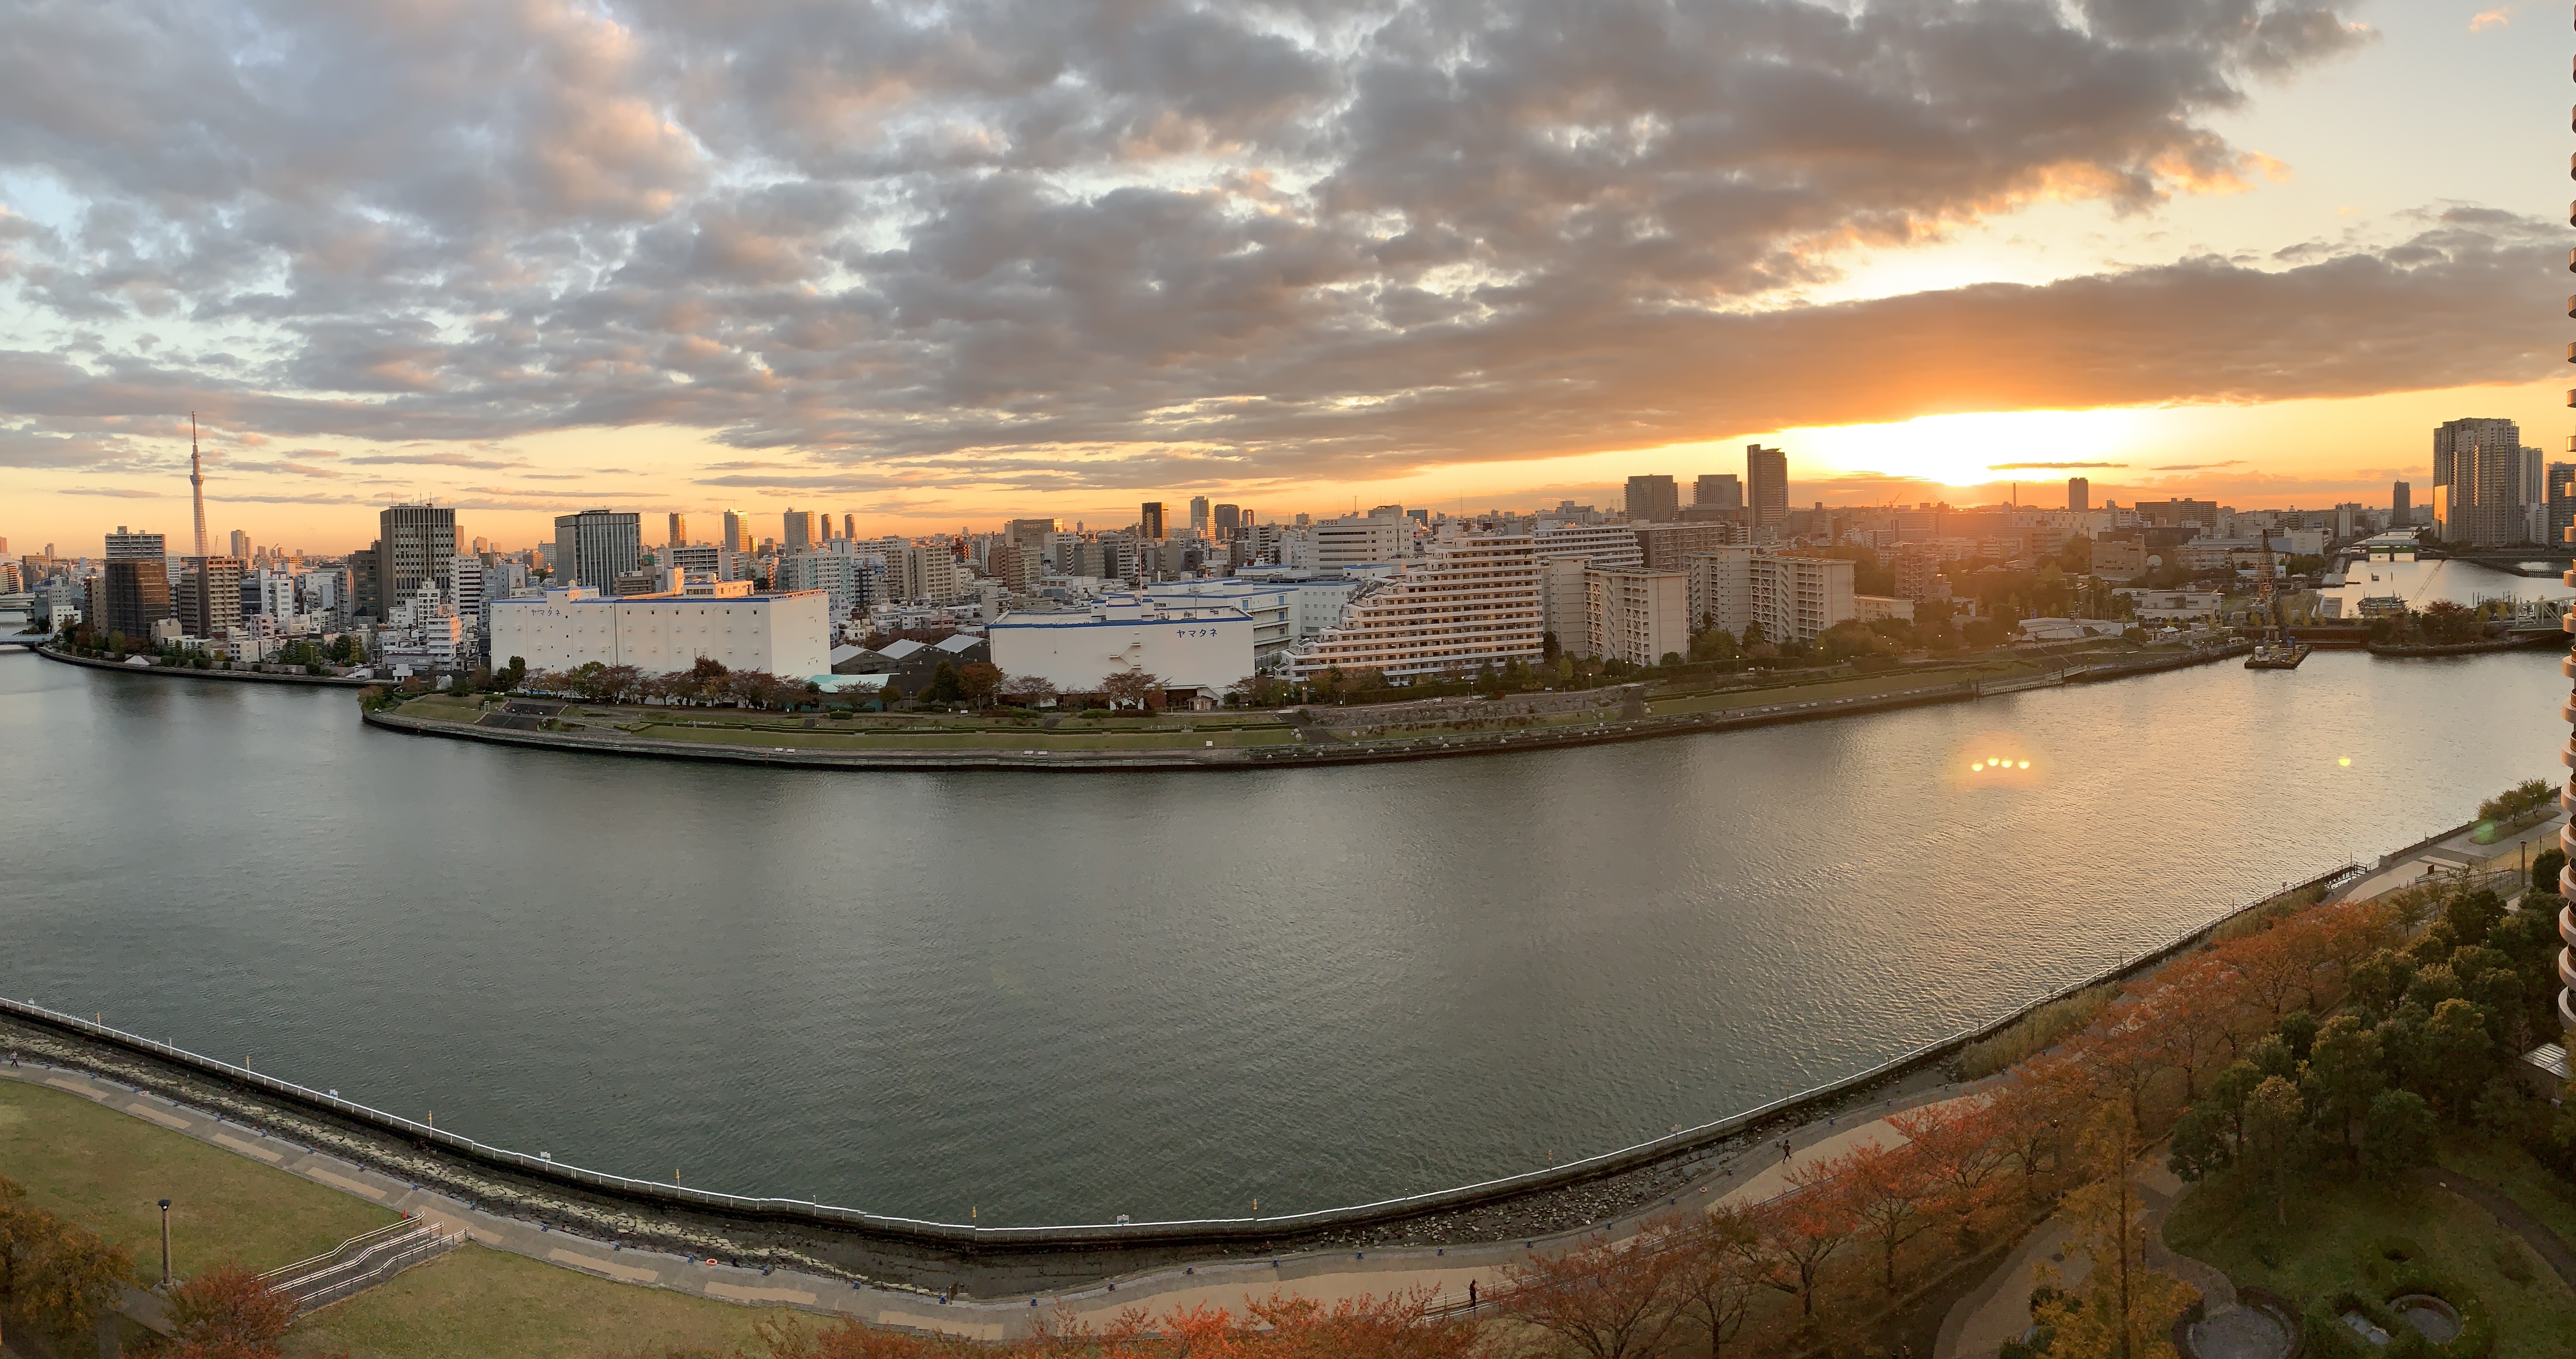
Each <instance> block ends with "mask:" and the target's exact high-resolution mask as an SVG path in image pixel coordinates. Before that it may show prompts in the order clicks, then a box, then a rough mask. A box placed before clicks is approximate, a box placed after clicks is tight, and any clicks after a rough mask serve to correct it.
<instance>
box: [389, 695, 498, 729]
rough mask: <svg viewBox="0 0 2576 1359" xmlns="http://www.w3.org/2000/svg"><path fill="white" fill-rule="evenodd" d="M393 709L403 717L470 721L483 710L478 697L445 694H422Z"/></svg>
mask: <svg viewBox="0 0 2576 1359" xmlns="http://www.w3.org/2000/svg"><path fill="white" fill-rule="evenodd" d="M394 711H395V712H396V713H397V714H399V715H401V716H404V717H426V718H430V719H432V720H434V721H439V722H471V721H473V720H474V719H475V718H476V717H477V716H479V715H481V713H482V711H483V700H482V699H480V698H454V697H450V696H449V695H446V694H423V695H421V696H420V697H419V698H415V699H412V700H410V701H409V702H407V703H405V704H403V705H402V706H401V707H399V708H396V709H394Z"/></svg>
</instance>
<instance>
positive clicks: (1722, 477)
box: [1691, 472, 1744, 515]
mask: <svg viewBox="0 0 2576 1359" xmlns="http://www.w3.org/2000/svg"><path fill="white" fill-rule="evenodd" d="M1691 508H1692V509H1694V510H1700V511H1704V512H1708V513H1711V514H1729V515H1732V514H1741V513H1743V512H1744V479H1743V478H1741V477H1738V476H1737V475H1735V474H1734V473H1733V472H1703V473H1701V474H1700V478H1699V480H1697V481H1695V482H1692V483H1691Z"/></svg>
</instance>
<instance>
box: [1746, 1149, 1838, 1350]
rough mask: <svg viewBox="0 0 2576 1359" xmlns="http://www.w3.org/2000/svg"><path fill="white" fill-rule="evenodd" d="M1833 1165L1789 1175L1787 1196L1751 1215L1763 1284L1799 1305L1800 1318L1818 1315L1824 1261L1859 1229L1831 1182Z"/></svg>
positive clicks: (1808, 1167) (1810, 1165) (1810, 1164)
mask: <svg viewBox="0 0 2576 1359" xmlns="http://www.w3.org/2000/svg"><path fill="white" fill-rule="evenodd" d="M1831 1165H1832V1163H1831V1162H1828V1161H1810V1162H1808V1163H1807V1164H1805V1165H1803V1166H1800V1167H1798V1168H1797V1169H1795V1170H1792V1171H1790V1172H1789V1192H1788V1193H1786V1194H1783V1195H1781V1196H1780V1197H1778V1198H1776V1199H1773V1200H1771V1201H1770V1202H1769V1203H1765V1204H1763V1205H1762V1206H1761V1207H1760V1208H1758V1209H1756V1210H1755V1212H1754V1215H1753V1223H1754V1228H1755V1233H1756V1235H1755V1241H1756V1244H1757V1249H1758V1250H1759V1251H1760V1252H1761V1259H1762V1261H1763V1263H1764V1265H1765V1266H1766V1268H1765V1270H1764V1273H1765V1276H1766V1277H1765V1280H1764V1281H1765V1282H1767V1283H1769V1284H1770V1285H1771V1286H1772V1287H1773V1288H1776V1289H1778V1290H1780V1291H1781V1292H1783V1293H1787V1294H1789V1295H1790V1296H1792V1297H1795V1298H1796V1299H1797V1300H1798V1315H1800V1316H1802V1317H1813V1316H1814V1315H1815V1314H1816V1283H1817V1280H1818V1279H1819V1277H1820V1276H1821V1275H1822V1274H1823V1272H1824V1268H1825V1262H1826V1261H1827V1260H1830V1259H1832V1258H1833V1257H1834V1255H1835V1254H1836V1253H1837V1252H1839V1251H1841V1250H1842V1248H1843V1247H1844V1246H1846V1245H1848V1244H1850V1242H1851V1239H1852V1236H1853V1234H1854V1233H1855V1232H1857V1231H1859V1230H1860V1221H1859V1219H1858V1218H1857V1217H1855V1216H1854V1215H1853V1213H1852V1208H1851V1202H1850V1200H1849V1198H1848V1196H1847V1195H1846V1194H1845V1193H1844V1192H1843V1189H1842V1186H1840V1185H1839V1184H1837V1183H1836V1182H1835V1181H1834V1177H1833V1174H1832V1172H1831V1169H1830V1167H1831Z"/></svg>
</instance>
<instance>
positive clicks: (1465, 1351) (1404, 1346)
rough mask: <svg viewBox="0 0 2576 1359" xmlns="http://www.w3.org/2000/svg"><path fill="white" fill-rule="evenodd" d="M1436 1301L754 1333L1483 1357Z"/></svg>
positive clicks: (1106, 1356) (1345, 1356)
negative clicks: (954, 1332)
mask: <svg viewBox="0 0 2576 1359" xmlns="http://www.w3.org/2000/svg"><path fill="white" fill-rule="evenodd" d="M1439 1300H1440V1298H1439V1294H1438V1291H1437V1290H1436V1289H1430V1288H1417V1289H1410V1290H1407V1291H1404V1292H1400V1293H1389V1294H1383V1295H1379V1296H1370V1297H1358V1298H1345V1299H1342V1300H1341V1301H1339V1302H1335V1303H1332V1304H1330V1305H1327V1304H1324V1303H1320V1302H1317V1301H1315V1300H1313V1299H1311V1298H1291V1297H1284V1296H1281V1295H1279V1294H1276V1293H1274V1294H1272V1295H1271V1296H1270V1297H1268V1298H1266V1299H1262V1298H1252V1297H1246V1298H1245V1299H1244V1303H1243V1310H1242V1312H1241V1313H1239V1314H1238V1313H1235V1312H1232V1311H1229V1310H1227V1309H1224V1308H1218V1307H1210V1306H1208V1305H1206V1304H1204V1303H1202V1304H1198V1305H1195V1306H1191V1307H1187V1308H1173V1309H1171V1310H1169V1311H1166V1312H1163V1313H1161V1314H1159V1315H1157V1314H1155V1313H1154V1312H1151V1311H1149V1310H1147V1309H1145V1308H1142V1307H1131V1308H1128V1309H1126V1310H1124V1311H1122V1312H1120V1313H1119V1314H1118V1315H1117V1316H1115V1317H1113V1318H1111V1319H1110V1320H1109V1322H1108V1323H1107V1324H1105V1325H1100V1326H1094V1325H1092V1324H1090V1323H1088V1322H1085V1321H1082V1320H1080V1319H1079V1318H1076V1317H1073V1316H1071V1315H1069V1314H1063V1313H1059V1314H1057V1315H1055V1316H1053V1317H1050V1318H1048V1319H1046V1320H1045V1321H1042V1322H1040V1323H1039V1324H1038V1326H1037V1327H1036V1328H1035V1330H1034V1331H1033V1332H1032V1333H1031V1334H1030V1335H1028V1336H1026V1337H1024V1338H1022V1339H1020V1340H1016V1341H1006V1342H1002V1343H998V1344H993V1343H984V1342H977V1341H968V1340H958V1339H952V1338H949V1337H946V1336H920V1335H908V1334H905V1333H903V1332H900V1331H890V1330H881V1329H878V1328H876V1327H871V1326H863V1325H861V1324H859V1323H858V1322H857V1321H854V1320H844V1321H842V1322H841V1323H840V1324H839V1325H837V1326H833V1327H831V1328H829V1329H826V1330H822V1331H817V1332H813V1333H810V1334H809V1333H807V1332H806V1330H805V1329H804V1328H803V1327H802V1326H800V1325H798V1324H796V1323H795V1322H792V1321H789V1320H786V1319H784V1318H780V1319H776V1320H772V1321H769V1322H766V1323H764V1324H763V1325H762V1326H761V1327H760V1328H759V1333H760V1338H761V1341H762V1344H763V1346H764V1348H765V1349H766V1351H767V1359H970V1356H971V1359H1474V1357H1475V1356H1480V1355H1482V1354H1484V1353H1485V1352H1486V1350H1487V1344H1486V1339H1485V1330H1484V1328H1483V1327H1482V1326H1481V1325H1479V1324H1478V1323H1476V1322H1473V1321H1469V1320H1466V1319H1463V1318H1457V1317H1448V1316H1442V1315H1439V1314H1438V1313H1437V1312H1435V1311H1434V1310H1433V1309H1434V1305H1435V1304H1436V1303H1437V1302H1439ZM656 1359H682V1357H681V1356H676V1355H673V1356H657V1357H656ZM688 1359H697V1357H696V1356H689V1357H688ZM705 1359H717V1356H713V1355H709V1356H705ZM732 1359H739V1356H734V1357H732Z"/></svg>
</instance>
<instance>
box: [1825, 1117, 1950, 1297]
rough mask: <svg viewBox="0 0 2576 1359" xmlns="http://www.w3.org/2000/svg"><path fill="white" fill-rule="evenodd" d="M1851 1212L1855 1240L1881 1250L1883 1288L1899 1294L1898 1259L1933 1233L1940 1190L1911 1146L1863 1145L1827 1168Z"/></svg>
mask: <svg viewBox="0 0 2576 1359" xmlns="http://www.w3.org/2000/svg"><path fill="white" fill-rule="evenodd" d="M1824 1169H1825V1172H1826V1173H1828V1174H1830V1175H1831V1176H1832V1177H1833V1179H1834V1181H1835V1182H1836V1184H1837V1185H1838V1186H1839V1187H1840V1188H1841V1190H1842V1193H1843V1196H1844V1201H1845V1202H1846V1203H1847V1204H1848V1205H1849V1206H1850V1211H1851V1217H1852V1223H1853V1234H1854V1235H1855V1236H1858V1237H1860V1238H1861V1239H1863V1240H1865V1241H1867V1242H1869V1243H1870V1244H1871V1245H1873V1246H1876V1247H1877V1248H1878V1266H1879V1282H1880V1284H1881V1285H1882V1286H1884V1287H1885V1288H1886V1289H1887V1292H1888V1295H1889V1296H1891V1297H1893V1296H1895V1293H1896V1253H1897V1252H1898V1251H1900V1250H1902V1249H1904V1247H1905V1244H1906V1243H1907V1242H1909V1241H1912V1240H1913V1239H1914V1238H1916V1237H1918V1236H1921V1235H1922V1234H1923V1233H1925V1232H1927V1231H1929V1230H1931V1229H1932V1227H1933V1226H1934V1225H1935V1224H1936V1223H1937V1221H1938V1219H1937V1218H1935V1217H1934V1216H1933V1207H1934V1205H1935V1204H1936V1203H1937V1202H1938V1201H1939V1196H1940V1185H1939V1183H1938V1182H1937V1181H1935V1180H1934V1179H1933V1177H1932V1175H1931V1173H1930V1170H1929V1168H1928V1167H1927V1166H1926V1165H1925V1164H1924V1157H1923V1153H1922V1152H1921V1151H1920V1150H1919V1149H1917V1148H1916V1147H1915V1145H1914V1144H1913V1143H1911V1142H1899V1143H1897V1144H1895V1145H1894V1146H1885V1145H1881V1144H1879V1143H1875V1142H1863V1143H1861V1144H1860V1145H1859V1146H1856V1147H1854V1148H1852V1149H1851V1150H1850V1151H1847V1152H1844V1153H1843V1154H1842V1155H1840V1156H1837V1157H1835V1158H1834V1159H1832V1160H1831V1161H1828V1162H1826V1163H1825V1166H1824Z"/></svg>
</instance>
